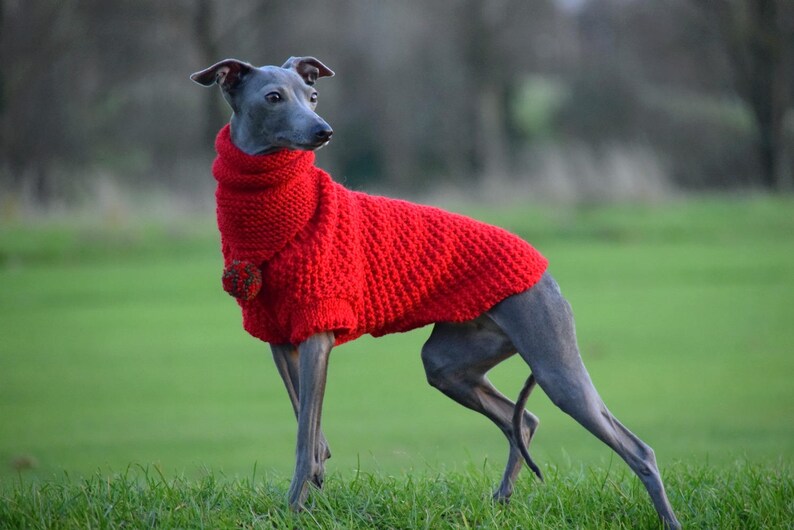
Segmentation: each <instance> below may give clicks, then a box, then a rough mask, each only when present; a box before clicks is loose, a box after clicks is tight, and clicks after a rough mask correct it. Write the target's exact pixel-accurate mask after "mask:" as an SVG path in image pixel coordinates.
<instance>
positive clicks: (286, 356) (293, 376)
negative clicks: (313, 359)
mask: <svg viewBox="0 0 794 530" xmlns="http://www.w3.org/2000/svg"><path fill="white" fill-rule="evenodd" d="M270 349H271V351H272V352H273V361H275V363H276V368H277V369H278V373H279V375H281V379H283V380H284V386H285V387H286V388H287V394H288V395H289V399H290V403H291V404H292V409H293V410H294V411H295V419H296V420H297V419H298V412H299V411H300V402H299V400H298V391H299V390H300V388H299V385H300V378H299V372H300V366H299V362H298V349H297V348H296V347H295V346H293V345H291V344H271V345H270ZM318 436H319V438H320V441H319V443H318V444H317V451H318V455H317V457H318V458H320V459H322V460H321V461H325V460H328V459H329V458H331V448H330V447H329V446H328V442H327V441H326V439H325V436H324V435H323V431H322V429H320V431H319V435H318ZM317 487H318V488H319V487H322V484H320V483H318V484H317Z"/></svg>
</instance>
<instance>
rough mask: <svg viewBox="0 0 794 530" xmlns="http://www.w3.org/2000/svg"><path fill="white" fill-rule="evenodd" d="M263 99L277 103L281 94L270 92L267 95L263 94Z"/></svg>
mask: <svg viewBox="0 0 794 530" xmlns="http://www.w3.org/2000/svg"><path fill="white" fill-rule="evenodd" d="M265 99H266V100H267V102H268V103H278V102H279V101H281V94H279V93H278V92H270V93H269V94H268V95H266V96H265Z"/></svg>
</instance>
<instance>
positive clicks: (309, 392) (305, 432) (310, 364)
mask: <svg viewBox="0 0 794 530" xmlns="http://www.w3.org/2000/svg"><path fill="white" fill-rule="evenodd" d="M333 345H334V335H333V333H318V334H316V335H312V336H311V337H309V338H308V339H306V340H305V341H304V342H302V343H300V345H298V367H299V372H300V373H299V376H298V380H299V389H298V400H299V403H300V406H299V409H298V443H297V448H296V451H295V453H296V462H295V475H294V476H293V477H292V484H290V488H289V505H290V508H292V509H293V510H295V511H298V510H301V509H302V508H303V503H304V502H305V500H306V497H307V495H308V493H309V491H308V487H309V485H310V484H311V483H315V484H322V481H323V474H324V470H323V464H324V462H323V460H322V459H321V458H319V457H318V455H319V447H318V444H319V443H320V418H321V415H322V407H323V395H324V394H325V379H326V375H327V372H328V357H329V354H330V353H331V347H332V346H333Z"/></svg>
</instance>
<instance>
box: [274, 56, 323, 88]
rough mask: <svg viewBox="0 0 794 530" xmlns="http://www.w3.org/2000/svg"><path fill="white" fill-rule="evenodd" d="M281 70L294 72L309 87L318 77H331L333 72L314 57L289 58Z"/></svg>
mask: <svg viewBox="0 0 794 530" xmlns="http://www.w3.org/2000/svg"><path fill="white" fill-rule="evenodd" d="M281 67H282V68H286V69H288V70H295V71H296V72H298V75H299V76H301V77H302V78H303V80H304V81H305V82H306V84H307V85H309V86H311V85H313V84H314V82H315V81H317V79H318V78H320V77H333V75H334V71H333V70H331V69H330V68H328V67H327V66H325V65H324V64H323V63H321V62H320V61H318V60H317V59H315V58H314V57H290V58H289V59H287V62H286V63H284V64H283V65H282V66H281Z"/></svg>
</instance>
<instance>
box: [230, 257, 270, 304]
mask: <svg viewBox="0 0 794 530" xmlns="http://www.w3.org/2000/svg"><path fill="white" fill-rule="evenodd" d="M261 288H262V272H261V271H260V270H259V267H257V266H256V265H254V264H253V263H252V262H250V261H245V260H234V261H232V262H231V263H230V264H229V266H228V267H226V268H225V269H224V270H223V290H224V291H226V292H227V293H229V294H230V295H232V296H234V297H235V298H239V299H241V300H253V299H254V297H256V295H257V294H258V293H259V290H260V289H261Z"/></svg>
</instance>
